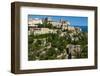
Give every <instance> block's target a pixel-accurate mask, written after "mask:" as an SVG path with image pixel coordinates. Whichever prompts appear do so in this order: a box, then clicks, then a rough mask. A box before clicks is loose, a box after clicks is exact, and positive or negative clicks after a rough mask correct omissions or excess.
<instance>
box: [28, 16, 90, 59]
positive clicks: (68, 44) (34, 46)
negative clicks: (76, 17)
mask: <svg viewBox="0 0 100 76" xmlns="http://www.w3.org/2000/svg"><path fill="white" fill-rule="evenodd" d="M83 41H84V42H83ZM87 47H88V46H87V33H84V32H82V31H81V28H79V27H74V26H71V24H70V22H69V21H65V20H63V19H62V18H61V19H60V20H58V21H55V20H53V19H52V18H51V17H46V18H44V19H39V18H34V19H32V18H30V19H29V20H28V50H29V53H28V58H29V60H49V59H76V58H87Z"/></svg>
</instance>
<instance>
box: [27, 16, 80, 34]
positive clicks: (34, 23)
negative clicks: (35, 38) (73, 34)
mask: <svg viewBox="0 0 100 76" xmlns="http://www.w3.org/2000/svg"><path fill="white" fill-rule="evenodd" d="M44 22H47V23H48V24H52V25H53V26H54V27H56V28H61V29H62V30H70V31H75V30H76V29H77V30H78V31H81V29H80V28H75V27H73V26H70V22H69V21H65V20H63V19H60V20H59V21H54V20H52V18H51V17H47V18H44V19H39V18H34V19H33V18H30V19H29V20H28V32H29V34H30V33H31V32H34V34H45V33H56V32H57V29H49V28H46V27H42V28H39V27H38V24H43V23H44Z"/></svg>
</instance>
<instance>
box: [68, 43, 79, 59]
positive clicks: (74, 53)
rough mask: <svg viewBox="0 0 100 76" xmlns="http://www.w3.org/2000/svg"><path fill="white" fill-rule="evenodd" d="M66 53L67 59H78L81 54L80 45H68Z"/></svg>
mask: <svg viewBox="0 0 100 76" xmlns="http://www.w3.org/2000/svg"><path fill="white" fill-rule="evenodd" d="M66 52H67V54H68V55H67V56H68V59H71V58H78V57H80V54H81V48H80V45H72V44H69V45H67V48H66Z"/></svg>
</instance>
